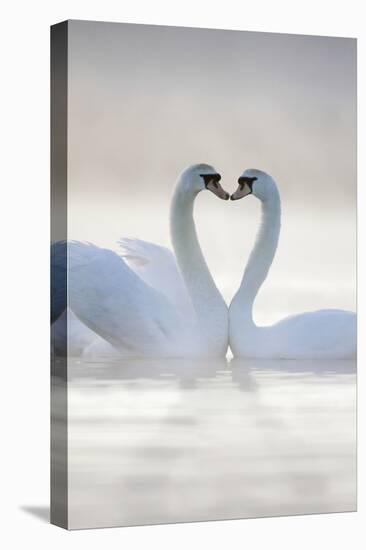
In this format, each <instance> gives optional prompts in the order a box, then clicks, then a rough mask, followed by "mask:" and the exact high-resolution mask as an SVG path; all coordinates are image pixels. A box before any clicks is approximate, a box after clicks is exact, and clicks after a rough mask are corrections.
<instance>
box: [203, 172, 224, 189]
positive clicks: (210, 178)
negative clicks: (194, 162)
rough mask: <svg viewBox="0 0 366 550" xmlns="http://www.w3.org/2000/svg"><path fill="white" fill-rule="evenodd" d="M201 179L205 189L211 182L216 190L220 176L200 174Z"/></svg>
mask: <svg viewBox="0 0 366 550" xmlns="http://www.w3.org/2000/svg"><path fill="white" fill-rule="evenodd" d="M200 176H201V178H203V181H204V182H205V187H207V185H208V184H209V183H210V182H211V184H212V185H213V187H215V188H216V189H218V188H219V186H218V182H219V181H220V180H221V175H220V174H200Z"/></svg>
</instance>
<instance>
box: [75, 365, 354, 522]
mask: <svg viewBox="0 0 366 550" xmlns="http://www.w3.org/2000/svg"><path fill="white" fill-rule="evenodd" d="M68 384H69V386H68V388H69V391H68V411H69V517H70V524H71V527H72V528H82V527H101V526H112V525H137V524H146V523H164V522H177V521H194V520H206V519H220V518H221V519H228V518H237V517H256V516H268V515H281V514H299V513H316V512H331V511H347V510H353V509H355V498H356V497H355V494H356V479H355V477H356V473H355V466H356V463H355V460H356V459H355V453H356V444H355V437H356V436H355V398H356V391H355V364H354V362H352V361H333V362H332V361H319V362H315V361H248V360H245V361H243V360H238V359H233V360H231V361H226V360H215V361H212V360H210V361H201V362H197V361H192V360H174V361H172V360H169V361H168V360H153V359H150V360H146V361H145V360H137V359H136V360H131V359H129V360H123V361H110V362H108V363H103V364H99V363H94V362H93V363H88V362H85V361H79V360H72V361H71V362H70V363H69V369H68Z"/></svg>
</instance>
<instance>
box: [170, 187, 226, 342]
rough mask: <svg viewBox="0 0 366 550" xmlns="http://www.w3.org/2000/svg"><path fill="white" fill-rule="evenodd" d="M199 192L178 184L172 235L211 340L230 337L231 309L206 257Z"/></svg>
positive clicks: (186, 283) (182, 269)
mask: <svg viewBox="0 0 366 550" xmlns="http://www.w3.org/2000/svg"><path fill="white" fill-rule="evenodd" d="M197 195H198V193H197V192H189V191H187V190H186V189H182V188H181V187H180V185H179V182H178V185H177V187H176V189H175V192H174V195H173V198H172V203H171V212H170V232H171V239H172V244H173V248H174V252H175V255H176V258H177V263H178V267H179V269H180V272H181V274H182V276H183V279H184V282H185V285H186V287H187V289H188V292H189V295H190V297H191V300H192V304H193V307H194V310H195V312H196V315H197V318H198V320H199V321H200V323H202V324H203V325H204V327H205V328H206V329H207V330H206V334H207V335H209V337H210V338H217V336H218V332H219V333H220V336H223V335H225V333H226V334H227V306H226V304H225V302H224V300H223V298H222V296H221V294H220V292H219V290H218V288H217V287H216V284H215V282H214V280H213V278H212V275H211V273H210V271H209V269H208V266H207V264H206V261H205V258H204V256H203V253H202V250H201V247H200V244H199V241H198V237H197V232H196V226H195V223H194V218H193V211H194V202H195V199H196V197H197Z"/></svg>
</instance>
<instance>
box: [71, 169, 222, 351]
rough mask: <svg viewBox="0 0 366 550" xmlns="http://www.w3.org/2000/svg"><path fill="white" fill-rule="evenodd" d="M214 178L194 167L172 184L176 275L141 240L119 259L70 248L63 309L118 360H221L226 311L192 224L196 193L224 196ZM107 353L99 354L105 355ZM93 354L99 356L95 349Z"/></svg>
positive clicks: (83, 246)
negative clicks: (122, 357)
mask: <svg viewBox="0 0 366 550" xmlns="http://www.w3.org/2000/svg"><path fill="white" fill-rule="evenodd" d="M220 178H221V176H220V175H219V174H218V173H217V172H216V170H215V169H214V168H213V167H212V166H209V165H207V164H197V165H194V166H191V167H189V168H187V169H186V170H185V171H184V172H183V174H182V175H181V176H180V178H179V179H178V182H177V185H176V188H175V191H174V194H173V198H172V203H171V213H170V230H171V238H172V243H173V247H174V251H175V255H176V260H177V264H178V266H179V269H178V268H177V266H176V262H175V258H174V257H173V255H172V254H171V253H170V252H169V251H168V250H167V249H163V248H161V247H157V246H156V245H151V244H149V243H144V242H142V241H131V240H127V241H126V240H124V241H122V242H121V244H122V247H123V250H124V252H123V255H124V256H125V259H123V258H121V257H120V256H119V255H118V254H116V253H114V252H112V251H111V250H106V249H102V248H99V247H97V246H94V245H91V244H87V243H80V242H73V241H72V242H70V243H69V244H68V252H69V265H70V269H69V286H68V290H69V306H70V308H71V309H72V311H73V312H74V313H75V314H76V315H77V316H78V318H79V319H80V320H81V321H82V322H83V323H85V325H87V326H88V327H89V328H90V329H92V330H93V331H94V332H96V333H97V334H98V335H99V336H101V337H102V338H103V339H105V340H106V341H107V342H109V344H111V345H112V346H113V348H114V349H115V350H117V353H118V354H120V355H130V356H145V357H146V356H149V357H189V356H193V357H205V356H206V357H220V356H225V354H226V351H227V347H228V311H227V306H226V304H225V302H224V300H223V298H222V296H221V294H220V292H219V291H218V289H217V287H216V285H215V283H214V281H213V278H212V276H211V274H210V271H209V269H208V267H207V264H206V262H205V260H204V257H203V254H202V251H201V248H200V245H199V243H198V239H197V234H196V229H195V225H194V220H193V205H194V201H195V198H196V197H197V195H198V193H199V192H200V191H203V190H205V189H208V190H210V191H212V192H213V193H215V194H216V195H217V196H218V197H220V198H221V199H225V200H226V199H228V198H229V194H228V193H226V192H225V191H224V190H223V189H222V187H221V185H220V184H219V180H220ZM144 266H148V269H146V273H145V274H144ZM179 272H180V273H179ZM180 274H181V275H180ZM144 279H145V280H144ZM182 279H183V280H182ZM108 349H109V351H110V346H109V348H108V345H107V347H104V349H102V350H100V351H101V353H102V354H103V355H104V352H105V351H106V350H107V353H106V354H107V355H109V353H108ZM92 352H93V355H94V356H96V355H98V352H99V348H98V347H97V349H95V348H94V349H93V350H92Z"/></svg>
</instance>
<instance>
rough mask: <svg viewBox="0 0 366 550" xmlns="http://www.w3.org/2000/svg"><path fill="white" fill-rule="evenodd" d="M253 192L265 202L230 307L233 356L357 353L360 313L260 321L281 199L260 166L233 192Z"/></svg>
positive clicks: (329, 356) (342, 355)
mask: <svg viewBox="0 0 366 550" xmlns="http://www.w3.org/2000/svg"><path fill="white" fill-rule="evenodd" d="M251 194H253V195H254V196H255V197H257V198H258V199H259V200H260V201H261V206H262V221H261V226H260V229H259V232H258V235H257V240H256V243H255V245H254V248H253V250H252V253H251V255H250V258H249V261H248V264H247V266H246V269H245V271H244V275H243V278H242V282H241V285H240V288H239V290H238V292H237V293H236V295H235V296H234V298H233V300H232V302H231V304H230V308H229V334H230V347H231V349H232V352H233V354H234V356H237V357H253V358H262V359H350V358H353V357H355V356H356V334H357V320H356V314H355V313H353V312H350V311H344V310H339V309H326V310H319V311H311V312H306V313H301V314H298V315H292V316H290V317H286V318H285V319H283V320H281V321H279V322H277V323H275V324H273V325H271V326H263V327H260V326H257V325H256V324H255V323H254V321H253V314H252V311H253V304H254V300H255V298H256V296H257V293H258V291H259V289H260V287H261V286H262V284H263V282H264V281H265V279H266V277H267V274H268V271H269V269H270V266H271V264H272V261H273V258H274V256H275V253H276V249H277V245H278V239H279V234H280V225H281V201H280V195H279V192H278V189H277V185H276V183H275V182H274V180H273V179H272V178H271V176H269V175H268V174H266V173H264V172H262V171H260V170H254V169H250V170H246V171H245V172H244V173H243V175H242V176H241V177H240V178H239V187H238V189H237V191H236V192H235V193H234V194H233V195H232V196H231V199H232V200H237V199H240V198H242V197H245V196H247V195H251Z"/></svg>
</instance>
